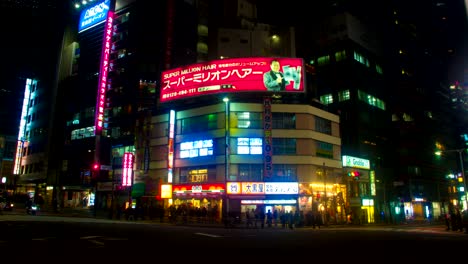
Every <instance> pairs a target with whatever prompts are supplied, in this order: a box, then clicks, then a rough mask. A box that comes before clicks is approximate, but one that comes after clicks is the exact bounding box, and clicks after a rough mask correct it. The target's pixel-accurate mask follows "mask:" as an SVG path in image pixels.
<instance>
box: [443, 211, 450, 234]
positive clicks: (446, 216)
mask: <svg viewBox="0 0 468 264" xmlns="http://www.w3.org/2000/svg"><path fill="white" fill-rule="evenodd" d="M444 218H445V225H446V227H447V228H446V229H445V230H447V231H449V230H450V214H449V213H445V215H444Z"/></svg>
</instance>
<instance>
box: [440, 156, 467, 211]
mask: <svg viewBox="0 0 468 264" xmlns="http://www.w3.org/2000/svg"><path fill="white" fill-rule="evenodd" d="M463 151H465V149H449V150H439V151H436V152H435V154H436V155H437V156H441V155H442V153H444V152H447V153H448V152H457V153H458V158H459V159H460V169H461V176H462V179H463V192H464V195H465V202H466V201H467V200H468V197H467V194H466V191H467V190H466V178H465V169H464V167H463V156H462V152H463ZM464 206H465V207H466V203H465V205H464ZM465 209H466V208H465Z"/></svg>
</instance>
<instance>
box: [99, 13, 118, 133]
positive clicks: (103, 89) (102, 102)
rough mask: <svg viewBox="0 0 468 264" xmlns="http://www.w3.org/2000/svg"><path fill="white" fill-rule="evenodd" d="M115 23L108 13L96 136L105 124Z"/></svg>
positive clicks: (112, 15)
mask: <svg viewBox="0 0 468 264" xmlns="http://www.w3.org/2000/svg"><path fill="white" fill-rule="evenodd" d="M113 21H114V13H113V12H111V11H109V12H108V13H107V20H106V24H105V28H104V40H103V45H102V52H101V68H100V72H99V84H98V92H97V100H96V114H95V115H96V117H95V125H96V131H95V134H96V135H98V134H101V132H102V127H103V124H104V109H105V105H106V87H107V74H108V73H109V60H110V53H111V40H112V28H113V26H112V25H113Z"/></svg>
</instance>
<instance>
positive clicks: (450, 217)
mask: <svg viewBox="0 0 468 264" xmlns="http://www.w3.org/2000/svg"><path fill="white" fill-rule="evenodd" d="M445 225H446V227H447V229H446V230H447V231H449V230H452V231H461V232H462V231H463V222H462V215H461V212H460V209H459V208H450V209H449V212H448V213H446V214H445Z"/></svg>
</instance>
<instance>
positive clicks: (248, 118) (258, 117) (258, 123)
mask: <svg viewBox="0 0 468 264" xmlns="http://www.w3.org/2000/svg"><path fill="white" fill-rule="evenodd" d="M231 114H232V113H231ZM234 114H235V116H236V117H237V125H236V124H232V125H233V127H234V128H262V127H263V120H262V114H261V113H257V112H234Z"/></svg>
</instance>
